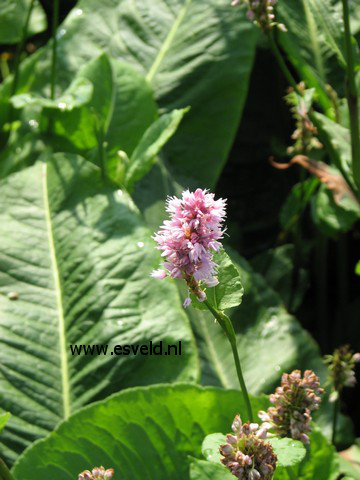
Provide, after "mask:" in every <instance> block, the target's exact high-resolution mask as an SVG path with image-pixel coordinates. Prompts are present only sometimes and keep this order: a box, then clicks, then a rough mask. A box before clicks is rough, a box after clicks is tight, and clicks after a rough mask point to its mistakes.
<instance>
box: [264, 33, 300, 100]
mask: <svg viewBox="0 0 360 480" xmlns="http://www.w3.org/2000/svg"><path fill="white" fill-rule="evenodd" d="M267 37H268V39H269V43H270V47H271V50H272V51H273V54H274V56H275V58H276V61H277V62H278V64H279V67H280V69H281V71H282V73H283V74H284V77H285V78H286V80H287V81H288V83H289V85H291V86H292V87H293V89H294V90H295V91H296V92H297V93H298V94H299V95H301V92H300V91H299V88H298V86H297V83H296V81H295V79H294V77H293V76H292V74H291V72H290V70H289V69H288V67H287V65H286V63H285V61H284V59H283V57H282V55H281V53H280V50H279V48H278V46H277V44H276V42H275V38H274V34H273V32H272V30H271V31H270V32H269V33H268V34H267Z"/></svg>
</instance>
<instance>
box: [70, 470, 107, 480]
mask: <svg viewBox="0 0 360 480" xmlns="http://www.w3.org/2000/svg"><path fill="white" fill-rule="evenodd" d="M113 475H114V469H112V468H108V469H107V470H105V468H104V467H94V468H93V469H92V470H91V472H90V470H85V471H84V472H82V473H80V474H79V479H78V480H110V479H111V478H113Z"/></svg>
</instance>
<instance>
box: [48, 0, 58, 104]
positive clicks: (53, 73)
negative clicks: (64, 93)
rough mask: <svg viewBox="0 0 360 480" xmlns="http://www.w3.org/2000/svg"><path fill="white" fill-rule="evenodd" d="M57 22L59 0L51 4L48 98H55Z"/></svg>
mask: <svg viewBox="0 0 360 480" xmlns="http://www.w3.org/2000/svg"><path fill="white" fill-rule="evenodd" d="M58 22H59V0H54V3H53V15H52V59H51V85H50V88H51V90H50V98H51V100H54V98H55V86H56V63H57V38H56V30H57V27H58Z"/></svg>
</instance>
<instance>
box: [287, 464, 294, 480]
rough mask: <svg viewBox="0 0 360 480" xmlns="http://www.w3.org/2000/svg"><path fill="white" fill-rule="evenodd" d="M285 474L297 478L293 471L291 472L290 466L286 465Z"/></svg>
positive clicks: (292, 478)
mask: <svg viewBox="0 0 360 480" xmlns="http://www.w3.org/2000/svg"><path fill="white" fill-rule="evenodd" d="M286 471H287V474H288V475H289V478H290V479H291V480H297V477H296V475H295V473H294V472H293V469H292V468H291V467H286Z"/></svg>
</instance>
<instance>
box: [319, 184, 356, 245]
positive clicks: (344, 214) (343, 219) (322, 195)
mask: <svg viewBox="0 0 360 480" xmlns="http://www.w3.org/2000/svg"><path fill="white" fill-rule="evenodd" d="M312 217H313V219H314V222H315V224H316V225H317V226H318V228H319V229H320V230H321V231H322V232H323V233H324V234H325V235H328V236H330V237H333V236H336V235H337V234H338V233H340V232H347V231H349V230H350V229H351V228H352V226H353V225H354V223H355V222H356V221H357V220H358V219H359V218H360V206H359V204H358V203H357V201H356V202H355V201H353V199H352V198H351V197H347V196H346V197H344V198H343V199H342V200H341V202H340V204H337V203H336V202H335V201H334V198H333V196H332V195H331V193H330V192H329V190H327V189H325V188H323V187H322V188H320V190H319V192H318V193H317V195H316V196H315V197H314V199H313V202H312Z"/></svg>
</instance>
